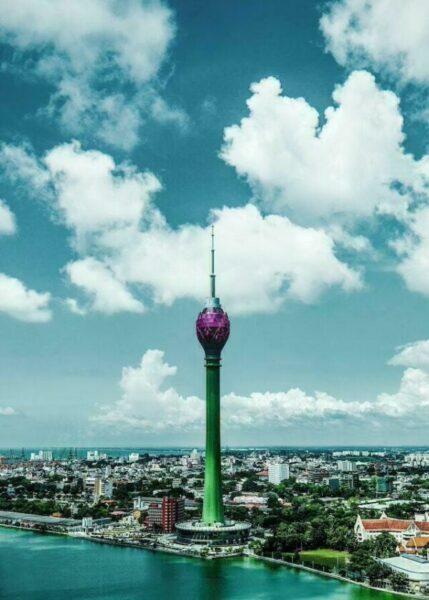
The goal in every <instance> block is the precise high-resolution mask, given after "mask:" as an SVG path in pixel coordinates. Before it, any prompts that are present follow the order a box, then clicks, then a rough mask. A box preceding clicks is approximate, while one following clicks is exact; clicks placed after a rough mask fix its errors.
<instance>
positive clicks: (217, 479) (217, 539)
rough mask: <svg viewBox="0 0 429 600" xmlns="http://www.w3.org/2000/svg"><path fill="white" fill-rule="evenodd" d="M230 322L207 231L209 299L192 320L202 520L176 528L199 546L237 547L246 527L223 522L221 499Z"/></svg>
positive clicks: (183, 540) (183, 539)
mask: <svg viewBox="0 0 429 600" xmlns="http://www.w3.org/2000/svg"><path fill="white" fill-rule="evenodd" d="M229 333H230V321H229V317H228V315H227V313H226V312H225V311H224V310H223V308H222V305H221V303H220V300H219V298H218V297H217V296H216V274H215V247H214V230H213V227H212V229H211V273H210V297H209V298H208V300H207V302H206V304H205V306H204V308H203V310H202V311H201V312H200V313H199V315H198V317H197V321H196V334H197V338H198V341H199V342H200V344H201V346H202V347H203V349H204V353H205V369H206V453H205V473H204V502H203V514H202V520H199V521H185V522H183V523H179V524H177V525H176V529H177V534H178V541H179V542H181V543H188V544H190V543H192V544H203V545H216V546H221V545H240V544H243V543H245V542H246V540H247V538H248V535H249V529H250V524H249V523H245V522H234V521H227V520H225V518H224V510H223V499H222V464H221V441H220V439H221V409H220V367H221V353H222V350H223V348H224V346H225V344H226V342H227V341H228V338H229Z"/></svg>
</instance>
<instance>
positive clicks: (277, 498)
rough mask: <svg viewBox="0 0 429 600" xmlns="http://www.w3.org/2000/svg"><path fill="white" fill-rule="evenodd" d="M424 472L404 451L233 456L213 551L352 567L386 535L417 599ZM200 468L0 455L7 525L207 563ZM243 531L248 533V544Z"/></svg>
mask: <svg viewBox="0 0 429 600" xmlns="http://www.w3.org/2000/svg"><path fill="white" fill-rule="evenodd" d="M428 460H429V452H425V451H409V450H406V449H400V448H398V449H396V450H393V449H389V450H380V449H375V450H354V449H353V450H327V449H305V448H303V449H278V450H276V449H259V450H257V449H254V450H250V449H249V450H246V449H237V450H234V449H226V450H224V451H223V453H222V455H221V461H220V470H221V480H222V496H221V501H222V506H223V510H224V514H225V517H224V525H223V526H222V531H221V532H218V541H217V542H216V544H215V546H216V548H215V551H216V552H218V553H220V554H221V555H222V553H223V552H225V551H226V550H225V546H226V545H228V544H229V545H230V546H234V544H235V545H237V544H240V545H241V546H242V548H241V550H243V548H245V550H246V551H247V552H255V553H259V554H262V555H264V554H265V555H268V556H269V555H270V553H271V555H277V554H278V549H279V548H281V550H282V551H283V553H282V554H281V556H282V558H284V557H285V556H286V555H288V553H289V554H290V555H296V554H297V553H299V551H303V549H304V550H305V544H310V547H311V545H312V544H313V545H314V546H315V547H316V546H317V545H318V544H319V545H320V544H322V545H325V546H327V547H328V548H329V547H332V548H333V549H335V548H341V549H343V550H344V551H347V552H349V553H350V556H351V557H352V558H351V560H353V552H355V553H356V552H357V553H359V551H360V550H359V548H366V547H368V548H369V547H370V545H371V544H374V543H375V540H376V539H377V538H378V539H379V540H381V539H384V537H385V536H386V535H387V536H390V538H391V539H392V540H394V544H393V545H392V546H391V550H390V554H391V555H390V556H383V557H382V558H380V563H381V562H382V561H384V564H386V566H388V568H389V569H391V570H392V571H393V572H396V573H401V574H402V575H404V577H405V578H406V579H407V580H408V582H409V587H408V589H410V590H413V589H414V590H416V591H419V592H422V590H424V589H425V586H426V585H428V586H429V562H428V561H427V559H428V552H429V469H428V464H429V463H428ZM205 466H206V455H205V452H204V450H201V449H194V450H189V451H181V452H179V451H167V450H164V451H159V452H157V451H151V452H145V451H142V450H140V451H139V450H130V451H129V452H127V453H125V452H124V451H122V452H121V455H120V456H116V455H115V452H114V451H112V450H110V451H109V450H97V449H89V450H85V451H84V450H78V451H76V450H55V449H40V450H39V449H34V450H33V449H29V450H23V451H19V452H18V451H3V452H2V455H1V456H0V525H5V526H18V527H23V528H27V529H36V530H42V531H48V532H49V531H50V532H53V533H66V534H68V535H74V536H84V537H87V538H89V539H92V540H94V541H98V542H103V543H114V544H119V545H120V544H127V545H129V544H132V545H139V546H142V547H151V548H156V547H160V548H161V547H162V548H163V549H166V550H170V551H172V552H174V551H177V552H180V553H184V554H186V553H189V554H195V552H196V548H197V547H198V543H200V544H201V546H200V552H201V554H202V555H203V554H204V552H203V547H204V544H203V543H202V540H206V542H207V544H208V545H209V541H210V536H211V535H212V533H211V530H210V527H209V530H210V531H209V533H207V527H206V525H205V524H204V521H203V520H202V515H203V502H204V497H205V493H204V474H205ZM315 503H316V504H317V506H318V507H319V508H318V511H319V513H320V514H319V517H320V518H321V519H322V524H321V525H320V524H319V525H318V527H319V529H320V528H322V529H323V528H324V527H325V526H326V527H331V530H332V531H331V533H329V531H328V530H327V533H326V538H325V539H324V540H323V541H320V540H319V541H317V531H316V525H314V524H313V523H312V520H311V519H312V516H311V514H310V512H309V513H308V515H307V513H306V512H305V510H306V508H305V507H307V506H310V505H311V506H312V507H313V508H312V510H314V506H315ZM300 511H301V513H302V514H300ZM302 515H303V516H302ZM344 515H346V517H345V516H344ZM189 523H191V524H192V525H191V528H190V531H189V536H190V539H189V540H188V541H186V527H189V525H187V524H189ZM230 523H235V524H236V525H235V526H234V528H233V529H229V527H231V526H230ZM241 523H249V527H250V526H251V527H252V528H251V531H250V537H249V539H247V536H248V531H247V529H246V527H247V525H246V526H244V525H240V524H241ZM299 523H301V524H304V525H305V526H308V527H309V528H310V529H311V528H312V535H313V536H314V537H315V539H314V542H312V541H310V542H309V541H308V540H309V539H311V536H310V538H309V533H308V531H307V532H305V531H304V533H302V537H301V538H300V537H299V536H300V535H301V534H300V533H299V527H298V524H299ZM178 524H182V525H179V527H177V525H178ZM180 527H182V534H181V535H182V536H184V540H182V542H183V541H185V542H186V543H184V545H183V546H182V547H179V545H178V543H177V542H178V540H177V532H178V529H179V530H180ZM240 527H242V528H243V529H242V530H240ZM240 531H241V533H240ZM309 531H310V530H309ZM183 532H184V533H183ZM332 532H333V533H332ZM335 532H336V534H337V537H335ZM220 534H222V536H223V539H224V540H225V543H223V544H222V537H221V535H220ZM319 534H320V531H319ZM240 535H242V537H240ZM197 536H199V538H198V537H197ZM204 536H206V537H204ZM207 536H208V537H207ZM229 536H230V537H229ZM330 536H331V537H330ZM341 536H342V537H341ZM380 536H382V537H380ZM383 536H384V537H383ZM390 538H389V539H390ZM198 539H199V540H200V542H198ZM303 540H304V541H303ZM276 544H277V545H276ZM222 546H223V547H222ZM407 569H408V570H407Z"/></svg>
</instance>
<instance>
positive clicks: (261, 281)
mask: <svg viewBox="0 0 429 600" xmlns="http://www.w3.org/2000/svg"><path fill="white" fill-rule="evenodd" d="M212 217H213V222H214V224H215V228H216V235H217V239H218V250H217V261H218V271H219V283H218V288H219V293H220V295H221V297H222V300H223V302H224V304H225V306H226V307H227V309H228V310H229V311H231V313H235V314H251V313H257V312H272V311H275V310H277V309H278V308H279V307H280V306H281V305H282V304H283V302H284V301H285V300H286V299H288V298H289V299H290V298H293V299H295V300H298V301H302V302H313V301H316V300H317V298H318V297H319V296H320V294H321V293H323V291H325V290H327V289H329V288H330V287H333V286H339V287H341V288H343V289H344V290H345V291H353V290H357V289H360V288H361V287H362V282H361V279H360V275H359V273H357V272H356V271H353V270H352V269H351V268H350V267H348V266H347V265H346V264H345V263H342V262H341V261H340V260H338V259H337V258H336V256H335V252H334V244H333V242H332V240H331V238H330V237H329V236H328V235H327V234H326V233H325V232H324V231H322V230H318V229H311V228H304V227H300V226H298V225H294V224H293V223H292V222H291V221H289V220H288V219H287V218H286V217H281V216H278V215H267V216H265V217H264V216H263V215H262V214H261V213H260V211H259V210H258V209H257V208H256V207H255V206H252V205H250V204H249V205H247V206H244V207H241V208H228V207H224V208H222V209H218V210H215V211H213V213H212ZM246 239H249V240H251V243H245V240H246ZM104 241H105V242H107V241H106V240H104ZM208 241H209V229H208V227H200V226H192V225H185V226H182V227H181V228H179V229H178V230H173V229H171V228H169V227H168V226H167V225H163V226H159V227H152V228H150V229H148V230H147V231H144V232H141V233H139V234H137V235H136V236H135V237H134V238H133V237H129V238H127V239H126V241H125V243H123V241H122V240H121V243H120V246H119V252H118V254H117V256H116V258H115V267H114V268H115V270H116V272H117V273H119V274H120V276H121V278H123V279H124V280H127V281H129V282H132V283H135V284H141V285H142V286H146V287H149V289H151V290H152V294H153V299H154V301H155V302H156V303H160V304H166V305H169V304H171V303H172V302H174V301H175V300H177V299H179V298H195V299H197V300H199V301H202V300H203V299H204V297H206V295H207V292H208V274H207V257H208V250H209V248H208ZM237 282H240V283H239V285H237Z"/></svg>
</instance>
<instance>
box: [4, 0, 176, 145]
mask: <svg viewBox="0 0 429 600" xmlns="http://www.w3.org/2000/svg"><path fill="white" fill-rule="evenodd" d="M0 31H1V32H2V35H3V40H4V41H6V42H8V43H9V44H11V45H12V46H13V47H14V49H15V52H16V53H18V56H19V54H21V55H22V62H23V65H24V66H23V68H24V69H25V68H28V65H30V68H31V71H32V75H36V76H39V77H41V78H43V79H45V80H46V81H47V82H49V83H50V84H51V85H52V86H53V87H54V89H55V91H54V93H53V95H52V96H51V100H50V104H49V107H48V109H47V111H48V112H49V113H50V114H56V115H58V116H59V118H60V120H61V123H62V125H63V126H64V127H65V128H66V129H67V130H68V131H71V132H72V133H75V134H84V133H86V132H87V130H88V129H90V130H91V131H92V133H93V134H94V135H96V136H98V137H99V138H100V139H102V140H103V141H105V142H107V143H111V144H115V145H117V146H120V147H122V148H124V149H127V148H130V147H132V146H133V145H135V144H136V142H137V140H138V130H139V127H140V125H141V123H142V121H143V114H142V110H143V112H146V113H147V112H149V111H150V110H151V106H152V104H153V103H154V102H155V101H156V99H157V98H158V94H157V93H156V92H155V90H154V87H153V86H152V85H151V82H153V80H154V78H155V77H156V76H157V73H158V71H159V69H160V67H161V65H162V63H163V61H164V59H165V57H166V54H167V50H168V47H169V44H170V42H171V40H172V38H173V37H174V33H175V25H174V22H173V18H172V12H171V11H170V9H169V8H168V7H167V6H166V5H165V4H164V3H162V2H161V1H158V0H154V1H152V0H122V1H121V2H119V3H118V2H117V1H116V0H91V2H86V1H85V0H73V2H69V1H68V0H56V1H55V2H52V1H51V0H17V1H16V2H13V3H10V2H7V1H6V0H0ZM15 61H16V57H15Z"/></svg>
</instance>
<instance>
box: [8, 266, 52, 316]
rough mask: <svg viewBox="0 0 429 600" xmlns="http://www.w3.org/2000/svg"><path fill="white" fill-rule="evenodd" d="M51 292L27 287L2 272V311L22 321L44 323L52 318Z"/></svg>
mask: <svg viewBox="0 0 429 600" xmlns="http://www.w3.org/2000/svg"><path fill="white" fill-rule="evenodd" d="M49 302H50V294H49V293H48V292H45V293H39V292H35V291H34V290H31V289H27V288H26V287H25V286H24V284H23V283H22V282H21V281H19V279H15V278H14V277H9V276H8V275H5V274H4V273H0V313H5V314H7V315H9V316H11V317H14V318H15V319H19V320H20V321H28V322H32V323H44V322H46V321H49V320H50V318H51V311H50V309H49Z"/></svg>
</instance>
